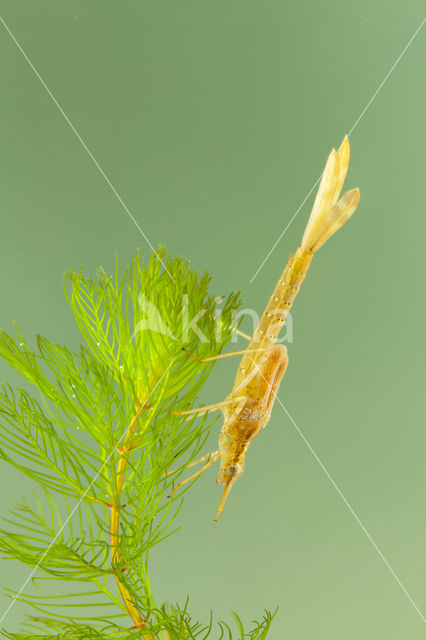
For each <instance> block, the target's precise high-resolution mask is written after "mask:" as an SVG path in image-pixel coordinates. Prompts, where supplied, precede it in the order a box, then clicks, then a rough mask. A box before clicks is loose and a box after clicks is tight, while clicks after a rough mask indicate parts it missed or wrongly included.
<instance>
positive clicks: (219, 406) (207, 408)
mask: <svg viewBox="0 0 426 640" xmlns="http://www.w3.org/2000/svg"><path fill="white" fill-rule="evenodd" d="M233 402H234V400H223V402H217V403H216V404H208V405H206V406H205V407H197V408H196V409H188V411H171V412H170V413H171V414H172V415H173V416H187V415H190V414H191V413H206V411H217V410H218V409H222V407H225V406H226V405H228V404H232V403H233Z"/></svg>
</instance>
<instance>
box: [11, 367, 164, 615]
mask: <svg viewBox="0 0 426 640" xmlns="http://www.w3.org/2000/svg"><path fill="white" fill-rule="evenodd" d="M175 360H176V357H175V358H173V360H172V361H171V362H170V364H169V366H168V367H167V369H166V370H165V371H164V373H163V375H162V376H161V378H160V379H159V380H158V382H157V384H156V385H155V386H154V388H153V389H152V391H151V392H150V393H149V395H148V397H147V399H146V400H145V402H144V404H143V405H142V406H141V407H140V409H139V410H138V411H137V413H136V415H135V417H134V418H133V420H132V422H131V423H130V424H129V425H128V427H127V429H126V430H125V431H124V433H123V435H122V436H121V438H120V439H119V440H118V442H117V443H116V445H115V447H114V448H113V449H111V452H110V453H109V454H108V457H107V458H106V460H105V462H104V463H103V464H102V465H101V467H99V470H98V471H97V473H96V474H95V476H94V478H93V480H92V482H91V483H90V484H89V486H88V487H87V489H86V490H85V492H84V493H83V495H82V496H81V498H80V499H79V500H78V502H77V504H76V505H75V507H74V509H73V510H72V511H71V513H70V514H69V516H68V517H67V519H66V520H65V521H64V522H63V524H62V526H61V528H60V529H59V530H58V532H57V534H56V535H55V537H54V538H52V540H51V542H50V544H49V546H48V547H47V549H46V551H45V552H44V553H43V555H42V556H41V558H40V560H39V561H38V563H37V565H36V566H35V567H34V569H33V570H32V571H31V573H30V574H29V576H28V578H27V579H26V580H25V582H24V583H23V585H22V586H21V588H20V589H19V591H18V592H17V593H16V594H15V595H14V597H13V601H12V602H11V603H10V605H9V606H8V607H7V609H6V611H5V612H4V613H3V615H2V617H1V618H0V624H1V623H2V622H3V620H4V619H5V618H6V616H7V614H8V613H9V611H10V610H11V608H12V607H13V605H14V604H15V602H16V601H17V600H18V598H19V596H20V595H21V593H22V592H23V590H24V589H25V587H26V586H27V584H28V583H29V581H30V580H31V578H32V577H33V575H34V574H35V572H36V571H37V569H38V568H39V566H40V565H41V563H42V562H43V560H44V558H45V557H46V555H47V554H48V553H49V551H50V549H51V548H52V546H53V545H54V544H55V542H56V540H57V539H58V537H59V536H60V534H61V533H62V531H63V530H64V529H65V527H66V526H67V524H68V523H69V521H70V520H71V518H72V516H73V515H74V513H75V512H76V510H77V509H78V507H79V506H80V504H81V503H82V501H83V500H84V498H85V497H86V496H87V493H88V492H89V490H90V489H91V488H92V487H93V485H94V483H95V482H96V480H97V479H98V478H99V476H100V474H101V472H102V469H103V468H104V467H105V465H106V464H107V463H108V462H109V460H110V459H111V456H112V454H113V453H114V451H115V450H116V449H117V447H118V446H119V445H120V444H121V443H122V441H123V439H124V438H125V437H126V435H127V433H128V431H129V429H130V427H131V425H132V423H133V422H134V420H136V419H137V418H139V415H140V413H141V411H142V410H143V408H144V406H145V404H146V403H147V402H148V400H149V398H150V397H151V396H152V394H153V393H154V391H155V390H156V388H157V387H158V385H159V384H160V382H161V381H162V380H163V378H164V376H165V375H166V373H167V372H168V371H169V369H170V367H171V366H172V364H173V363H174V361H175Z"/></svg>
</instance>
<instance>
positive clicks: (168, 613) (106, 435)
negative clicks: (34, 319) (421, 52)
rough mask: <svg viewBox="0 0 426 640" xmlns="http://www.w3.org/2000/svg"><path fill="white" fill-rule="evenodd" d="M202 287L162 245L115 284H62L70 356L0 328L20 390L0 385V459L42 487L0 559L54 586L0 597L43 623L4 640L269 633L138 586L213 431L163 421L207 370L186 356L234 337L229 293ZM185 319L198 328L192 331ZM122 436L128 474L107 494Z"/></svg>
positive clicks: (13, 516)
mask: <svg viewBox="0 0 426 640" xmlns="http://www.w3.org/2000/svg"><path fill="white" fill-rule="evenodd" d="M159 258H160V259H159ZM164 265H165V267H166V268H165V269H164V268H163V266H164ZM208 285H209V277H208V276H207V275H205V276H203V277H199V276H198V275H197V273H196V272H195V271H194V270H192V269H191V268H190V267H189V264H188V263H187V262H184V261H182V260H180V259H177V258H175V259H170V258H166V256H165V252H164V250H161V249H160V251H159V257H158V255H157V256H152V257H151V259H150V260H149V262H148V263H147V264H144V263H143V262H142V261H141V260H140V257H139V254H138V255H137V256H136V258H135V259H134V260H132V262H131V264H130V265H129V267H128V268H127V269H126V271H125V273H124V275H123V276H120V275H119V272H118V267H117V268H116V273H115V276H114V277H112V276H108V275H107V273H106V272H105V271H104V270H102V269H101V270H99V272H98V276H97V279H96V280H92V279H91V278H87V277H84V276H83V274H82V273H81V271H80V272H76V271H71V272H70V273H68V274H67V275H66V277H65V280H64V289H65V295H66V298H67V300H68V302H69V304H70V306H71V309H72V312H73V314H74V318H75V321H76V323H77V325H78V327H79V329H80V332H81V334H82V337H83V339H84V345H83V346H81V347H80V349H79V350H78V351H77V352H73V351H71V350H69V349H68V348H67V347H65V346H63V345H59V344H53V343H51V342H49V340H47V339H46V338H43V337H41V336H37V337H36V340H35V346H34V347H31V346H30V344H29V343H28V342H27V341H26V339H25V338H24V336H23V335H22V334H21V332H20V331H19V330H18V329H17V338H16V339H15V338H13V337H11V336H9V335H8V334H7V333H5V332H4V331H1V332H0V356H1V357H2V358H3V359H4V360H5V361H6V362H7V363H8V364H9V365H10V366H11V367H12V368H13V369H14V370H15V371H17V372H18V373H19V374H20V375H21V376H22V378H23V379H24V380H25V381H26V382H25V387H26V388H25V389H24V388H16V389H14V388H12V387H11V386H10V385H7V384H4V385H2V387H1V389H0V460H2V461H4V462H7V463H9V464H10V465H12V466H13V467H15V468H16V469H17V470H18V471H20V472H21V473H23V474H25V475H26V476H28V477H29V478H30V479H31V480H32V481H34V482H35V483H36V485H37V486H38V487H39V488H40V490H39V491H38V493H35V494H34V497H33V498H32V499H31V500H24V501H23V502H21V503H20V504H18V505H17V506H16V507H15V508H14V509H13V510H12V511H11V513H10V517H8V518H4V519H3V520H4V523H5V524H4V528H0V536H1V537H0V552H1V553H2V555H3V557H5V558H9V559H14V560H18V561H20V562H22V563H24V564H25V565H27V566H28V567H30V570H31V572H30V578H31V580H32V582H33V583H35V582H40V581H42V580H48V581H57V585H56V587H55V591H54V595H49V596H42V595H39V594H40V593H42V591H41V590H39V593H38V594H37V595H32V594H30V593H25V592H24V590H23V591H22V592H14V591H12V590H9V589H7V592H8V595H9V596H10V598H12V600H13V599H18V600H20V601H21V602H25V603H27V604H28V605H30V606H31V607H32V608H33V609H35V610H37V611H39V612H41V613H42V615H41V616H38V615H37V616H28V619H27V622H26V623H25V629H26V632H22V633H12V632H9V631H7V630H3V634H4V637H6V638H10V639H13V640H32V639H34V640H35V639H39V640H42V639H44V640H53V639H58V640H59V639H60V638H61V639H62V638H63V639H64V640H65V639H71V638H72V639H76V640H77V639H81V640H83V639H84V640H90V639H92V638H97V639H103V638H105V639H106V638H109V639H110V638H117V639H119V638H122V639H126V640H136V638H148V637H151V638H155V639H157V638H158V640H178V639H179V640H181V639H188V640H193V639H194V640H195V639H196V638H197V639H198V640H202V639H206V638H208V637H212V634H213V633H216V632H217V634H218V635H216V637H217V638H219V639H221V638H223V639H227V638H228V639H229V640H231V639H232V638H233V637H234V638H240V639H241V640H243V639H244V638H249V639H251V640H263V639H264V638H265V637H266V634H267V632H268V630H269V627H270V625H271V622H272V619H273V617H274V615H275V614H274V615H271V614H270V613H268V612H266V613H265V616H264V618H263V619H262V621H261V622H259V623H253V625H254V626H253V628H252V630H251V631H249V632H244V629H243V625H242V623H241V620H240V618H239V617H238V616H237V614H235V613H233V617H234V624H235V625H236V628H237V636H235V635H234V636H233V635H232V631H231V628H230V627H229V626H228V625H226V624H225V623H223V622H220V623H216V624H214V623H213V620H212V619H211V620H210V622H209V623H208V624H202V623H198V622H195V621H194V620H193V619H192V617H191V616H190V615H189V613H188V609H187V607H188V603H185V604H184V605H183V606H179V605H174V606H172V605H168V604H158V600H157V595H156V596H155V597H154V595H153V594H152V593H151V588H150V584H149V578H148V571H147V567H148V555H149V552H150V550H151V549H152V547H153V546H154V545H156V544H159V543H161V542H162V541H163V540H164V539H165V538H167V537H168V536H170V535H172V534H173V533H174V530H173V527H172V524H173V522H174V519H175V518H176V515H177V513H178V511H179V508H180V506H181V504H182V500H183V495H184V493H185V491H186V490H187V489H185V490H184V491H181V492H180V493H178V494H177V495H175V496H174V497H173V498H172V499H171V500H168V499H167V498H166V496H167V495H168V494H169V493H170V491H171V489H172V488H173V486H175V484H176V480H177V478H179V476H181V474H182V473H183V471H184V468H185V466H186V465H187V464H188V463H189V462H191V461H192V460H193V459H195V458H196V457H197V455H198V453H199V451H200V449H201V447H202V445H203V443H204V441H205V438H206V435H207V431H208V429H209V427H210V426H211V420H210V419H209V418H207V417H204V418H203V419H201V420H200V419H198V418H193V419H191V420H185V419H184V418H183V417H182V416H176V415H172V414H171V411H172V410H173V411H180V410H186V409H188V408H191V407H192V406H194V403H195V401H196V399H197V393H198V392H199V390H200V388H201V387H202V385H203V384H204V382H205V381H206V378H207V376H208V374H209V372H210V371H211V368H212V364H211V363H210V364H200V363H199V362H197V360H195V359H194V358H192V357H190V356H189V355H188V353H187V352H188V351H189V352H191V353H196V354H197V356H198V358H200V359H202V358H204V357H208V356H212V355H216V354H219V353H220V352H221V351H222V349H223V348H224V346H226V344H227V343H228V342H229V340H230V338H231V336H232V319H233V312H234V311H235V310H236V308H237V307H238V304H239V302H238V297H237V296H235V295H231V296H229V297H228V298H227V299H226V300H225V301H220V299H218V298H215V297H213V296H211V295H209V293H208ZM219 301H220V302H221V308H220V316H219V317H218V303H219ZM194 319H196V325H197V327H198V328H199V331H198V332H197V331H194V330H193V329H192V328H191V324H190V323H191V321H192V320H194ZM135 412H136V413H135ZM135 415H136V417H137V426H136V428H135V429H134V431H132V433H131V437H130V438H129V428H130V425H131V424H132V423H133V424H135ZM126 437H127V440H126V445H127V446H128V453H127V454H126V462H127V467H126V473H125V476H124V477H123V486H122V488H121V490H120V495H117V464H118V462H119V459H120V456H122V452H121V451H120V445H121V444H122V443H123V440H124V438H126ZM170 471H173V472H172V473H169V474H168V475H167V472H170ZM117 501H118V502H119V504H121V505H123V506H122V508H121V509H120V532H119V549H120V559H119V563H116V562H114V561H113V560H112V558H111V539H110V529H109V528H110V517H111V513H110V512H111V509H110V505H111V503H117ZM117 579H119V580H120V581H121V583H122V584H123V585H124V586H125V588H126V589H127V592H128V593H129V594H130V596H131V599H132V601H133V603H134V605H135V607H136V609H137V610H138V611H139V613H140V615H141V616H142V617H143V619H144V620H147V626H146V627H145V628H144V629H143V630H134V629H132V620H131V619H129V617H128V612H127V610H126V607H125V606H124V604H123V601H122V599H121V598H120V593H119V591H118V589H117ZM58 581H59V583H58ZM61 582H62V584H63V585H65V583H66V587H67V588H66V589H65V588H64V591H63V592H62V591H61V584H60V583H61ZM79 583H80V584H79ZM72 585H75V589H72V592H71V593H70V586H71V587H72ZM82 587H83V588H82ZM86 611H87V613H86ZM3 617H5V616H3ZM0 618H1V615H0ZM34 630H35V631H37V633H34V632H33V631H34Z"/></svg>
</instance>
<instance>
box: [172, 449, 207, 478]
mask: <svg viewBox="0 0 426 640" xmlns="http://www.w3.org/2000/svg"><path fill="white" fill-rule="evenodd" d="M216 453H217V451H213V453H212V452H210V453H207V454H206V455H205V456H202V457H201V458H198V459H197V460H194V461H193V462H190V463H189V464H187V465H186V467H185V469H189V468H190V467H195V465H196V464H200V462H204V460H207V458H210V457H211V456H214V455H216ZM177 471H178V470H176V469H175V470H174V471H167V472H166V473H163V475H162V476H161V477H162V478H165V477H166V476H170V475H172V473H176V472H177Z"/></svg>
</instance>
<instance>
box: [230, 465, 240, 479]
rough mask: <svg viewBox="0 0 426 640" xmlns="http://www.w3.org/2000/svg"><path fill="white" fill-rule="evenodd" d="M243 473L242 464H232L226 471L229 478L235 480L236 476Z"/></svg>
mask: <svg viewBox="0 0 426 640" xmlns="http://www.w3.org/2000/svg"><path fill="white" fill-rule="evenodd" d="M240 473H241V465H240V464H230V465H229V467H227V469H226V475H227V476H228V478H235V476H238V475H240Z"/></svg>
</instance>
